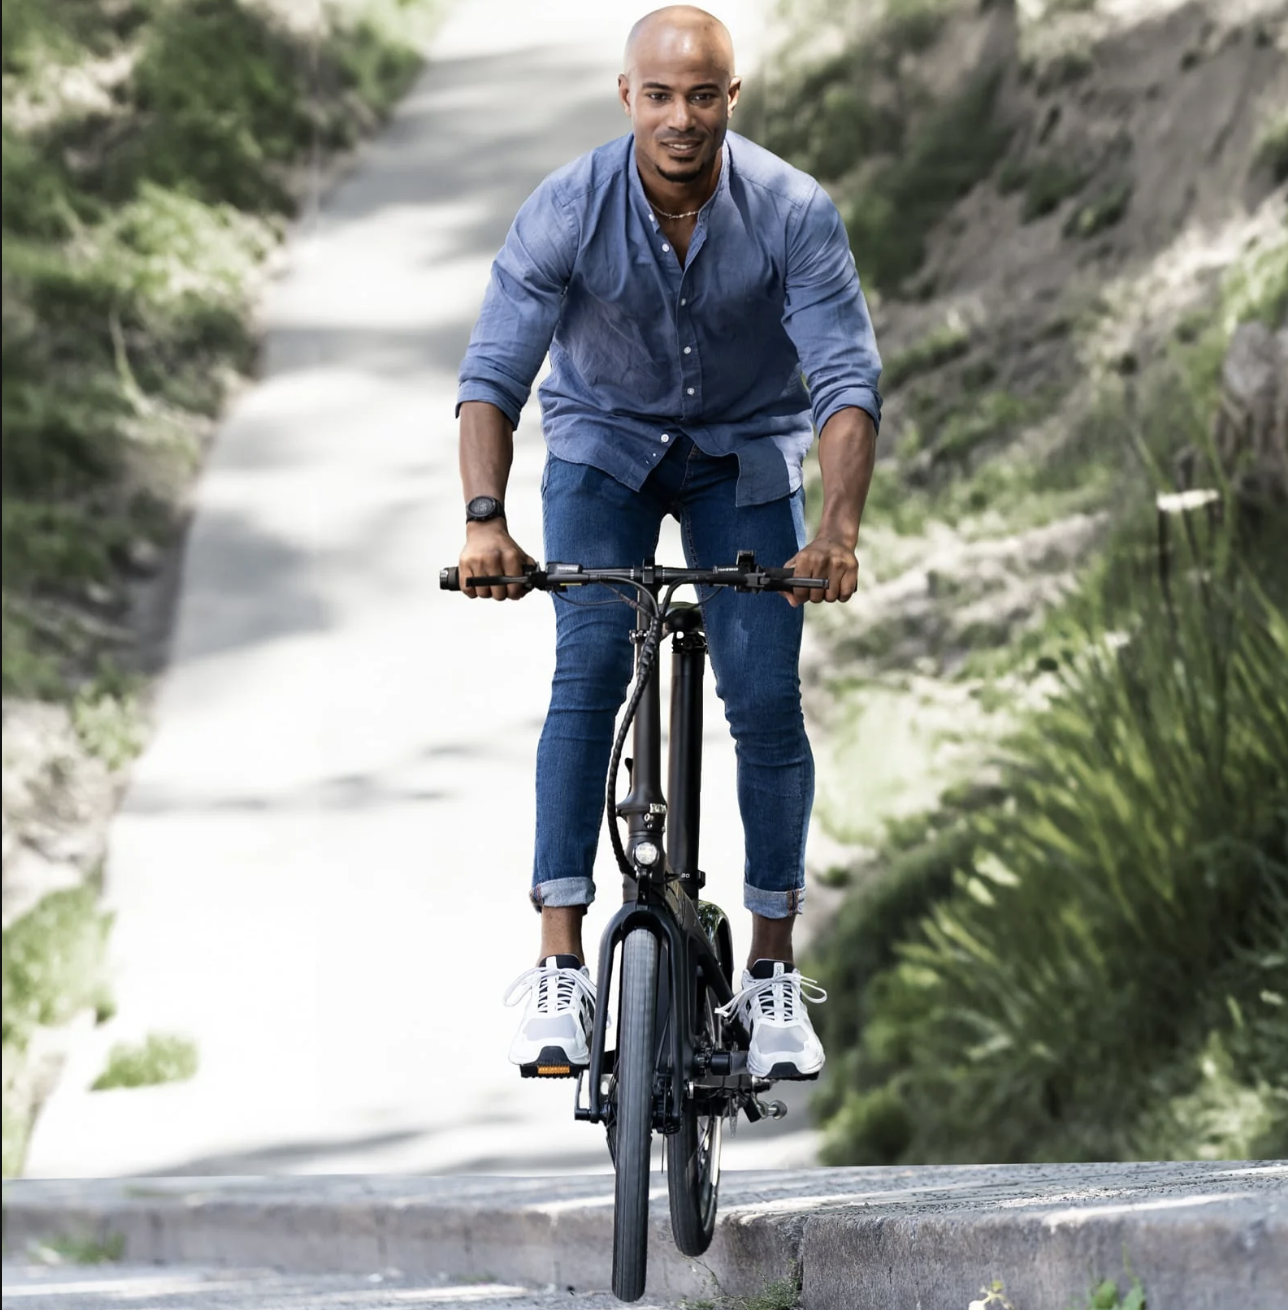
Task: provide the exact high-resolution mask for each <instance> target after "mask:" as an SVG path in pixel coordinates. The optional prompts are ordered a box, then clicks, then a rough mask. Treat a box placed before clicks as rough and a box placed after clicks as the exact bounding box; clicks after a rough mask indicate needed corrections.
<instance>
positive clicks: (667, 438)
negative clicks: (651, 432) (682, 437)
mask: <svg viewBox="0 0 1288 1310" xmlns="http://www.w3.org/2000/svg"><path fill="white" fill-rule="evenodd" d="M662 440H663V441H670V440H671V434H670V433H669V432H663V433H662Z"/></svg>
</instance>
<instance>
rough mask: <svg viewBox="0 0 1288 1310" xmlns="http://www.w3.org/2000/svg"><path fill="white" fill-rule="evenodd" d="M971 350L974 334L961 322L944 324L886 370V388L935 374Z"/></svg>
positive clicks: (882, 379)
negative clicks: (971, 334)
mask: <svg viewBox="0 0 1288 1310" xmlns="http://www.w3.org/2000/svg"><path fill="white" fill-rule="evenodd" d="M968 350H970V332H969V330H968V329H967V328H966V327H965V326H964V325H963V324H961V323H957V322H952V323H943V324H941V325H940V326H939V327H937V328H935V329H934V331H932V332H928V333H927V334H926V335H925V336H924V337H922V338H921V340H920V341H917V342H914V343H913V344H912V345H911V346H909V347H908V349H907V350H903V351H900V353H899V354H897V355H895V357H894V358H893V359H891V360H890V362H889V363H888V364H886V365H885V367H884V368H883V369H882V372H881V381H882V383H883V385H884V389H885V390H887V391H893V390H894V389H895V388H896V387H899V386H902V385H903V383H905V382H907V381H908V380H909V379H910V378H914V377H918V376H920V375H921V374H923V373H932V372H934V370H935V369H937V368H941V367H942V366H943V365H944V364H948V363H951V362H952V361H953V360H954V359H958V358H960V357H961V356H962V355H964V354H966V352H967V351H968Z"/></svg>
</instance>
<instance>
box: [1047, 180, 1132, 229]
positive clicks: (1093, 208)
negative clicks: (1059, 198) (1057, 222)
mask: <svg viewBox="0 0 1288 1310" xmlns="http://www.w3.org/2000/svg"><path fill="white" fill-rule="evenodd" d="M1131 193H1132V183H1131V180H1130V179H1129V178H1120V179H1119V180H1117V181H1115V182H1109V183H1106V185H1105V186H1104V187H1102V188H1101V189H1100V190H1099V191H1097V192H1096V194H1095V195H1094V196H1092V197H1091V198H1090V199H1089V200H1088V201H1087V203H1086V204H1084V205H1080V206H1079V207H1078V208H1077V209H1075V210H1074V211H1073V213H1072V214H1070V215H1069V219H1068V222H1066V223H1065V225H1064V234H1065V236H1067V237H1080V238H1082V239H1084V240H1085V239H1086V238H1088V237H1093V236H1096V235H1097V234H1098V233H1100V232H1103V231H1105V229H1106V228H1110V227H1113V225H1114V224H1115V223H1117V222H1119V221H1120V220H1121V219H1122V217H1123V215H1124V214H1126V212H1127V207H1128V205H1129V204H1130V203H1131Z"/></svg>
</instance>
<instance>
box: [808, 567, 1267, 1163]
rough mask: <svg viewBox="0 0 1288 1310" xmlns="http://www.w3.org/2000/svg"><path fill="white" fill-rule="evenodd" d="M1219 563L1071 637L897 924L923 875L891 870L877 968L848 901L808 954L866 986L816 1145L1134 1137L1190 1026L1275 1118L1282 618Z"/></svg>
mask: <svg viewBox="0 0 1288 1310" xmlns="http://www.w3.org/2000/svg"><path fill="white" fill-rule="evenodd" d="M1228 567H1229V571H1228V572H1223V573H1221V574H1220V575H1219V577H1220V581H1219V583H1217V582H1203V581H1202V580H1201V578H1200V579H1199V580H1198V581H1196V582H1195V583H1194V584H1193V585H1192V586H1187V587H1186V588H1185V589H1184V590H1183V591H1181V592H1179V593H1178V594H1177V595H1176V596H1175V597H1174V598H1173V604H1172V608H1171V609H1170V610H1169V609H1168V608H1167V607H1166V606H1164V605H1163V603H1162V602H1161V601H1160V600H1159V599H1158V598H1157V597H1156V596H1155V597H1154V598H1153V599H1152V600H1151V599H1150V598H1149V597H1147V596H1139V595H1138V596H1137V597H1135V598H1134V600H1135V603H1134V604H1133V605H1132V606H1131V607H1130V609H1126V610H1125V611H1124V612H1125V613H1126V614H1129V615H1132V616H1134V617H1133V619H1132V620H1131V622H1130V628H1129V631H1130V639H1129V640H1128V642H1127V644H1126V645H1122V644H1116V645H1109V644H1105V643H1103V642H1101V641H1099V640H1098V638H1097V637H1096V636H1095V634H1094V633H1087V634H1084V636H1083V638H1082V640H1081V642H1080V643H1079V644H1077V645H1074V646H1072V647H1071V653H1070V656H1069V658H1068V660H1067V661H1066V664H1065V666H1064V667H1063V669H1062V674H1061V677H1062V681H1063V689H1062V691H1061V692H1060V693H1059V694H1058V695H1056V696H1055V698H1054V699H1053V700H1052V702H1051V703H1050V705H1049V706H1048V707H1047V709H1045V710H1043V711H1041V712H1040V713H1038V714H1037V715H1036V716H1035V718H1034V719H1033V721H1032V722H1031V724H1030V725H1029V726H1027V727H1026V728H1025V729H1023V730H1022V731H1021V732H1020V733H1019V734H1018V735H1017V736H1016V737H1015V738H1014V739H1013V740H1012V741H1011V742H1010V743H1009V748H1008V751H1007V755H1006V759H1005V763H1004V769H1003V782H1002V790H1003V793H1004V796H1005V799H1003V800H1001V801H999V802H998V803H996V804H992V805H989V806H986V807H985V808H983V809H981V810H979V811H977V812H975V813H974V814H972V815H969V816H967V817H964V818H963V819H960V820H959V821H957V823H955V824H953V825H951V826H949V827H948V828H947V829H946V832H947V833H948V834H951V838H947V837H943V836H939V835H936V836H935V837H934V838H932V839H931V840H932V841H933V843H934V844H933V845H931V844H930V843H927V844H926V846H923V848H922V853H921V854H920V859H921V863H922V867H923V868H924V869H925V870H926V873H923V874H922V877H923V878H925V877H927V876H929V877H932V878H933V880H934V881H933V883H932V885H931V886H930V887H927V888H925V890H926V891H927V892H929V895H928V896H927V897H926V898H925V899H922V900H920V908H921V910H922V911H923V913H922V916H921V917H920V919H919V920H918V922H917V924H916V927H915V928H914V929H913V930H912V931H911V932H909V931H908V923H907V917H906V916H907V915H909V914H915V913H917V909H916V908H915V907H916V905H917V902H918V899H919V898H918V895H917V892H918V888H917V887H916V884H915V882H914V880H913V879H912V878H911V877H910V876H909V875H908V874H907V873H904V874H903V877H902V878H901V879H900V880H899V881H891V883H890V884H888V887H889V890H888V891H887V893H886V894H887V896H889V897H890V898H891V899H892V900H893V901H894V904H895V906H896V907H898V904H899V897H900V896H902V897H903V898H904V904H903V906H902V907H901V908H902V911H903V913H902V914H901V913H899V910H898V908H896V909H895V910H894V911H893V912H892V911H891V909H889V908H887V909H886V910H885V916H886V922H888V923H889V926H890V927H892V928H894V929H895V932H896V940H898V939H901V943H900V945H899V946H898V947H897V950H896V956H897V958H896V960H895V962H894V963H893V964H892V965H890V966H889V967H885V968H880V969H879V971H878V972H876V973H875V974H874V973H873V972H872V971H873V969H875V968H877V967H878V965H877V961H880V960H881V958H882V955H883V954H884V955H886V957H887V958H888V951H889V948H888V947H887V948H886V951H885V952H879V953H877V954H876V958H875V959H874V958H873V951H872V946H871V943H870V941H867V940H865V938H864V937H863V936H862V935H861V934H860V935H856V929H855V924H856V922H857V918H856V913H855V912H851V913H850V914H844V913H843V914H842V916H840V918H839V919H838V925H837V931H836V933H835V935H834V937H833V939H832V941H831V943H830V944H829V945H827V946H826V947H825V948H824V949H823V951H822V953H821V959H820V961H819V962H818V963H817V964H816V965H815V967H816V968H817V969H818V970H819V975H818V976H819V977H820V978H821V979H823V980H824V983H825V985H827V986H828V988H829V990H830V991H831V992H832V994H833V996H834V997H839V998H862V999H854V1000H850V999H847V1000H842V1002H841V1004H840V1005H837V1006H829V1007H828V1014H827V1018H826V1021H825V1026H826V1029H827V1031H826V1034H825V1037H824V1040H825V1042H827V1041H829V1040H831V1041H832V1044H833V1045H834V1046H836V1047H845V1046H847V1045H851V1044H852V1043H853V1042H854V1038H855V1034H856V1033H857V1034H859V1044H858V1046H857V1047H856V1048H855V1049H856V1050H857V1051H858V1052H859V1054H858V1055H857V1056H856V1057H855V1058H856V1060H857V1062H858V1063H857V1064H854V1065H852V1066H851V1069H852V1070H853V1071H857V1069H858V1068H860V1067H861V1068H863V1069H864V1080H863V1081H864V1084H865V1085H864V1086H863V1087H862V1088H860V1087H858V1086H855V1085H853V1084H852V1085H851V1087H850V1089H849V1090H848V1092H847V1093H846V1094H845V1095H844V1097H843V1099H842V1100H841V1102H840V1104H839V1105H835V1106H834V1107H831V1108H832V1111H833V1112H832V1114H831V1123H830V1127H829V1138H828V1143H827V1147H826V1151H825V1158H826V1159H827V1160H828V1161H829V1162H830V1163H841V1162H859V1161H862V1162H868V1163H877V1162H889V1161H891V1160H900V1161H924V1160H950V1161H951V1160H968V1159H980V1160H997V1161H1004V1160H1024V1159H1117V1158H1137V1157H1138V1152H1139V1151H1140V1149H1141V1147H1142V1145H1143V1144H1144V1142H1145V1140H1146V1139H1150V1138H1151V1137H1152V1142H1151V1144H1152V1145H1156V1144H1157V1141H1158V1136H1159V1135H1158V1132H1157V1129H1156V1126H1152V1124H1151V1115H1152V1114H1154V1113H1156V1111H1154V1110H1151V1107H1156V1106H1157V1105H1158V1103H1159V1093H1160V1091H1162V1092H1166V1093H1168V1097H1167V1099H1169V1100H1171V1101H1173V1102H1175V1101H1177V1100H1178V1099H1184V1098H1185V1097H1193V1096H1194V1094H1195V1089H1196V1083H1199V1082H1201V1079H1195V1078H1194V1077H1193V1076H1191V1073H1190V1066H1191V1064H1192V1057H1191V1055H1190V1051H1191V1049H1192V1048H1193V1046H1194V1045H1195V1044H1196V1043H1198V1044H1201V1045H1205V1046H1206V1045H1207V1044H1209V1043H1212V1042H1216V1043H1217V1047H1218V1048H1219V1049H1220V1050H1222V1051H1224V1052H1225V1053H1226V1055H1227V1056H1228V1065H1227V1068H1226V1077H1227V1078H1229V1079H1232V1080H1234V1081H1235V1082H1237V1083H1238V1085H1239V1086H1241V1087H1246V1088H1248V1089H1250V1090H1251V1091H1252V1093H1253V1094H1254V1095H1255V1096H1256V1097H1257V1098H1258V1099H1259V1100H1260V1101H1262V1102H1264V1104H1262V1105H1261V1107H1260V1109H1259V1110H1257V1111H1256V1112H1255V1113H1254V1114H1253V1116H1252V1117H1253V1118H1254V1119H1257V1118H1258V1115H1259V1116H1260V1118H1259V1119H1258V1123H1257V1129H1258V1132H1259V1133H1260V1136H1261V1138H1262V1139H1265V1140H1269V1139H1271V1138H1275V1137H1276V1135H1277V1134H1281V1133H1282V1131H1283V1122H1282V1121H1283V1118H1284V1115H1285V1112H1286V1111H1288V1105H1286V1104H1285V1103H1284V1101H1282V1100H1279V1099H1277V1098H1274V1097H1273V1096H1272V1095H1271V1094H1270V1091H1269V1089H1272V1088H1274V1087H1276V1086H1279V1085H1281V1084H1282V1082H1283V1081H1284V1080H1285V1078H1288V1041H1285V1040H1284V1039H1283V1038H1282V1037H1281V1036H1280V1035H1279V1029H1280V1027H1281V1026H1282V1010H1281V1007H1282V999H1281V998H1282V997H1283V996H1284V995H1285V994H1288V976H1286V975H1288V954H1285V953H1284V949H1283V947H1284V943H1285V941H1286V940H1288V852H1285V850H1284V839H1283V834H1284V831H1285V828H1284V825H1285V823H1288V790H1286V789H1285V784H1284V779H1285V778H1288V698H1286V697H1285V694H1284V692H1283V689H1282V687H1281V686H1280V685H1279V683H1280V681H1281V680H1280V679H1279V677H1278V672H1277V671H1279V670H1282V667H1283V666H1284V663H1285V662H1286V661H1288V620H1286V619H1285V617H1284V615H1283V613H1282V612H1281V611H1280V610H1278V609H1277V608H1275V607H1274V606H1273V605H1272V604H1270V603H1269V602H1268V601H1267V599H1266V598H1265V596H1264V595H1263V594H1262V593H1261V592H1260V590H1259V588H1258V586H1257V584H1256V583H1255V580H1253V579H1251V578H1250V577H1248V576H1247V574H1246V573H1245V572H1243V571H1242V570H1241V569H1240V568H1239V567H1238V566H1236V565H1234V564H1230V565H1229V566H1228ZM936 855H937V856H938V857H939V858H937V859H936V858H935V856H936ZM903 858H904V860H905V861H907V860H908V857H907V856H906V855H905V856H904V857H903ZM915 865H916V862H915V860H914V861H913V867H915ZM946 884H947V887H948V888H950V890H949V889H946ZM927 907H929V908H928V909H927ZM847 908H848V907H847ZM874 917H875V916H874ZM877 924H878V928H879V927H880V925H881V919H880V918H879V917H878V918H877ZM860 962H861V963H860ZM856 970H857V971H858V972H857V973H856ZM1213 994H1215V995H1218V996H1220V997H1222V998H1223V999H1227V1000H1228V1002H1229V1004H1228V1005H1227V1006H1226V1009H1227V1014H1225V1015H1221V1014H1220V1013H1214V1012H1209V1011H1208V1010H1207V1009H1205V1008H1204V1007H1203V1006H1202V1005H1200V1004H1199V1003H1198V1001H1197V1000H1196V998H1198V997H1204V996H1208V995H1213ZM1267 998H1269V999H1267ZM1276 998H1280V999H1276ZM1236 1013H1237V1014H1238V1015H1239V1021H1238V1022H1237V1023H1236V1022H1235V1020H1234V1019H1233V1017H1232V1016H1233V1015H1234V1014H1236ZM1209 1058H1210V1057H1209ZM1258 1089H1263V1091H1259V1090H1258ZM828 1108H829V1107H824V1109H825V1110H826V1109H828ZM1199 1108H1200V1109H1201V1107H1199ZM1172 1117H1173V1118H1174V1117H1175V1116H1172ZM1242 1144H1243V1145H1245V1146H1251V1145H1255V1142H1246V1141H1245V1142H1244V1143H1242ZM1171 1145H1172V1147H1173V1148H1174V1149H1175V1148H1177V1147H1183V1148H1184V1151H1183V1154H1184V1155H1186V1156H1192V1155H1193V1154H1194V1152H1195V1151H1196V1149H1197V1147H1198V1146H1199V1143H1197V1142H1195V1141H1194V1140H1192V1139H1191V1140H1188V1141H1184V1142H1182V1141H1177V1140H1173V1141H1172V1143H1171Z"/></svg>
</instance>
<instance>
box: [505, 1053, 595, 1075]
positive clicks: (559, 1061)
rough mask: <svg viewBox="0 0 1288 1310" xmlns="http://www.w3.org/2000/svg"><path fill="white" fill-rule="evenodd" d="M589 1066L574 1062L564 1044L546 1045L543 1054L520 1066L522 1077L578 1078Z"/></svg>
mask: <svg viewBox="0 0 1288 1310" xmlns="http://www.w3.org/2000/svg"><path fill="white" fill-rule="evenodd" d="M586 1067H587V1066H586V1065H584V1064H574V1063H573V1062H572V1061H571V1060H570V1059H569V1058H568V1057H567V1056H566V1055H565V1054H564V1050H563V1047H562V1046H544V1047H542V1049H541V1054H540V1055H538V1056H537V1058H536V1059H535V1060H532V1061H531V1062H529V1063H528V1064H521V1065H520V1066H519V1077H521V1078H576V1076H577V1075H578V1074H579V1073H581V1072H582V1070H584V1069H585V1068H586Z"/></svg>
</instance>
